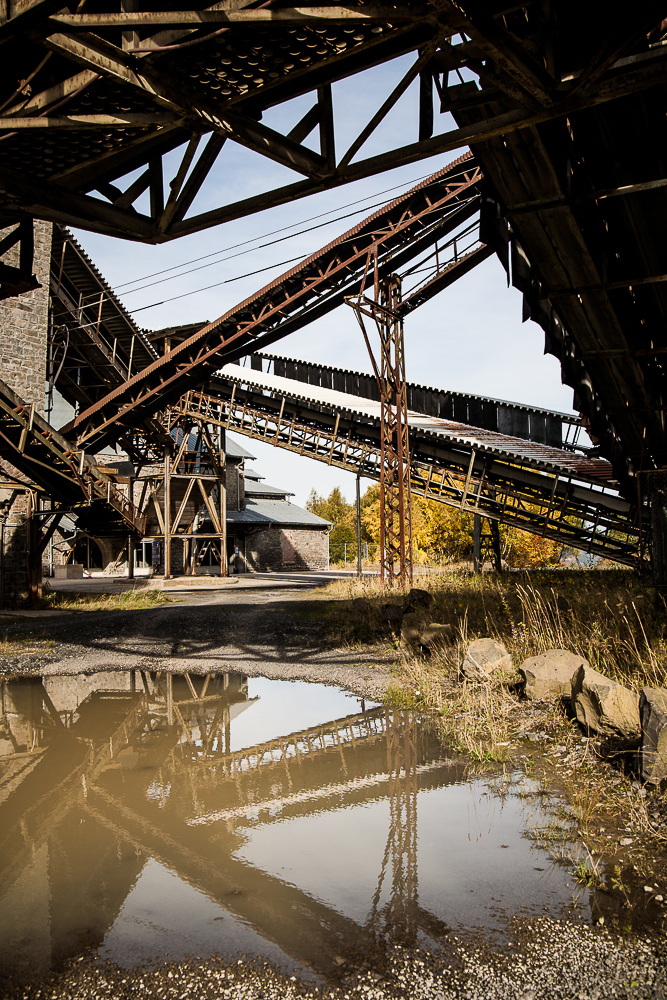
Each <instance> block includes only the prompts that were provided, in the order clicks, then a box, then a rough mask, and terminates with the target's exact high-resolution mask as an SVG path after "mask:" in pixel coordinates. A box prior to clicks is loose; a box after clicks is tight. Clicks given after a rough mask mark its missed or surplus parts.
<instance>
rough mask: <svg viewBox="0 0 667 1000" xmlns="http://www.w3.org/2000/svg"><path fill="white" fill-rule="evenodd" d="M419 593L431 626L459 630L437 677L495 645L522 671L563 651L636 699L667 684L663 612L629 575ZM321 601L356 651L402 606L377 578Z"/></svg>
mask: <svg viewBox="0 0 667 1000" xmlns="http://www.w3.org/2000/svg"><path fill="white" fill-rule="evenodd" d="M419 585H420V586H421V587H423V588H424V589H427V590H428V591H429V592H430V593H431V594H432V595H433V598H434V601H433V605H432V607H431V609H430V610H429V612H428V616H429V617H430V618H431V619H432V620H433V621H437V622H448V623H451V625H452V626H453V632H452V635H453V647H452V646H450V647H449V648H448V649H444V650H443V652H442V655H441V657H439V658H438V660H437V661H436V660H432V661H430V668H431V669H440V670H447V669H448V668H451V667H453V666H454V665H455V664H456V666H458V664H460V663H461V660H462V657H461V649H462V646H463V645H465V644H466V643H468V642H471V641H472V640H473V639H476V638H479V637H481V636H492V637H494V638H496V639H498V640H500V641H501V642H503V643H504V645H505V646H506V647H507V649H508V651H509V652H510V653H511V654H512V657H513V660H514V662H515V663H516V664H517V665H518V664H520V663H521V662H522V661H523V660H524V659H525V658H526V657H527V656H534V655H536V654H537V653H541V652H544V651H545V650H547V649H555V648H565V649H569V650H571V651H572V652H574V653H578V654H580V655H581V656H585V657H586V659H587V660H588V661H589V662H590V664H591V666H592V667H594V668H595V669H596V670H600V671H601V672H602V673H605V674H607V675H608V676H610V677H613V678H614V679H616V680H618V681H620V682H622V683H624V684H626V685H628V686H629V687H632V688H634V689H638V688H640V687H642V686H645V685H650V686H655V687H661V686H664V685H665V683H666V682H667V642H666V641H665V627H666V623H667V616H666V615H665V610H666V609H665V607H664V604H663V606H658V605H656V603H655V601H654V592H653V590H652V588H651V587H649V586H648V585H647V584H646V583H645V582H643V581H641V580H640V579H638V578H637V577H636V576H635V575H634V574H633V573H632V572H631V571H625V570H572V571H567V570H565V571H564V570H558V571H548V570H532V571H530V572H526V573H512V574H506V575H503V576H501V577H498V576H495V575H491V574H482V575H475V574H472V573H467V572H461V571H459V572H443V573H440V574H434V575H431V576H430V577H429V578H428V579H427V581H423V582H422V581H420V583H419ZM320 596H322V597H324V598H327V599H329V600H330V599H333V600H334V601H335V602H336V603H337V604H338V605H339V613H338V614H337V615H333V616H332V622H334V623H335V629H336V634H337V635H338V636H339V637H340V635H341V630H343V632H345V633H347V636H348V637H349V638H351V637H353V638H355V639H356V640H357V641H359V640H362V641H363V639H368V640H371V639H377V638H378V636H380V635H381V634H382V627H381V608H382V605H383V604H384V603H385V602H395V603H399V602H400V600H401V599H402V598H403V595H402V594H400V593H399V592H397V591H396V590H393V591H392V590H390V589H389V588H387V587H383V586H382V585H381V584H380V581H379V580H378V579H377V578H365V579H363V580H358V579H356V578H349V579H347V580H336V581H334V582H332V583H331V584H328V585H327V587H326V588H324V590H323V591H321V592H320ZM355 597H364V598H366V599H367V607H366V608H365V609H357V608H353V607H351V603H350V602H352V600H353V599H354V598H355ZM351 611H352V614H351V613H350V612H351Z"/></svg>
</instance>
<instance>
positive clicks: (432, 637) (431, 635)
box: [421, 622, 452, 651]
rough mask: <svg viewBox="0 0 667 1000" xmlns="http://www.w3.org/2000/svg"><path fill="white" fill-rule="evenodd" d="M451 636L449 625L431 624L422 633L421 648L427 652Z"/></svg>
mask: <svg viewBox="0 0 667 1000" xmlns="http://www.w3.org/2000/svg"><path fill="white" fill-rule="evenodd" d="M451 634H452V626H451V625H446V624H443V625H440V624H438V622H431V623H430V624H429V625H426V627H425V628H424V629H423V631H422V637H421V641H422V646H425V647H426V649H428V650H429V651H430V650H432V649H434V648H435V647H437V646H439V645H442V643H443V642H446V641H447V640H448V639H449V638H450V636H451Z"/></svg>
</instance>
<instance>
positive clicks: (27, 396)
mask: <svg viewBox="0 0 667 1000" xmlns="http://www.w3.org/2000/svg"><path fill="white" fill-rule="evenodd" d="M7 232H8V230H2V231H1V232H0V238H2V237H3V236H4V235H5V234H6V233H7ZM51 233H52V226H51V223H50V222H39V221H37V220H36V221H35V259H34V262H33V273H34V274H35V275H36V276H37V280H38V281H39V283H40V286H41V287H40V288H35V289H34V290H33V291H31V292H24V293H23V295H17V296H15V297H14V298H10V299H3V300H2V301H1V302H0V338H2V339H1V343H2V348H1V350H2V374H1V375H0V378H2V380H3V381H4V382H6V383H7V385H8V386H9V387H10V388H11V389H13V390H14V392H17V393H18V394H19V396H21V398H22V399H24V400H25V401H26V402H27V403H34V404H35V408H36V409H37V410H38V412H39V413H41V414H43V413H44V383H45V382H46V348H47V338H48V320H49V273H50V269H51ZM18 252H19V248H18V246H15V247H14V248H13V249H12V250H11V252H10V253H8V254H7V256H6V257H3V260H4V261H5V263H7V264H11V265H16V264H18Z"/></svg>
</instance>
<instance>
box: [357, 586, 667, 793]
mask: <svg viewBox="0 0 667 1000" xmlns="http://www.w3.org/2000/svg"><path fill="white" fill-rule="evenodd" d="M357 600H365V599H357ZM432 604H433V597H432V596H431V594H429V593H428V591H426V590H419V589H417V588H413V589H412V590H411V591H410V592H409V594H408V595H407V598H406V600H405V603H403V604H394V603H387V604H384V605H383V606H382V622H383V624H384V625H385V626H386V627H387V628H388V629H390V630H391V631H392V632H393V633H394V635H396V636H397V637H398V636H400V640H401V648H402V649H403V651H404V652H409V653H413V654H415V655H420V654H423V655H427V656H428V655H430V654H431V652H433V650H434V649H436V648H437V647H438V646H439V645H441V644H442V643H443V642H445V641H447V640H449V639H450V638H451V633H452V626H451V625H449V624H443V623H439V622H433V621H431V620H430V618H429V616H428V614H426V612H427V611H428V609H429V608H430V607H431V605H432ZM560 610H561V609H559V611H560ZM562 612H563V613H566V609H562ZM512 668H513V664H512V657H511V656H510V654H509V653H508V652H507V650H506V649H505V647H504V646H503V644H502V643H501V642H498V641H497V640H496V639H492V638H482V639H476V640H475V641H474V642H472V643H470V645H469V646H468V649H467V651H466V654H465V656H464V659H463V663H462V664H461V675H462V677H463V678H464V679H465V680H467V681H471V682H474V683H480V682H482V683H484V682H488V681H490V680H491V679H492V678H493V677H494V676H496V675H499V674H501V673H509V672H510V671H511V670H512ZM519 673H520V674H521V677H522V679H523V683H524V693H525V696H526V698H528V699H529V700H531V701H548V700H555V699H558V698H563V699H566V700H567V701H569V702H570V703H571V705H572V708H573V709H574V712H575V714H576V717H577V721H578V722H579V724H580V726H581V727H582V729H584V731H585V732H586V734H587V735H591V734H595V735H598V736H603V737H615V738H619V739H623V740H627V741H629V742H631V741H637V742H640V743H641V762H642V777H643V779H644V780H645V781H647V782H652V783H655V784H659V783H660V782H662V781H664V780H667V689H665V688H648V687H647V688H644V690H643V691H642V693H641V695H638V694H636V693H635V692H634V691H630V690H629V688H626V687H624V686H623V685H622V684H619V683H617V682H616V681H614V680H612V679H611V678H610V677H605V675H604V674H601V673H599V672H598V671H597V670H594V669H593V668H592V667H591V665H590V663H589V662H588V660H587V659H586V658H585V657H583V656H579V655H578V654H576V653H572V652H571V651H570V650H567V649H548V650H547V651H546V652H545V653H540V654H539V655H538V656H529V657H528V658H527V659H526V660H524V661H523V663H522V664H521V666H520V667H519Z"/></svg>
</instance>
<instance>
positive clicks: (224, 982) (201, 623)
mask: <svg viewBox="0 0 667 1000" xmlns="http://www.w3.org/2000/svg"><path fill="white" fill-rule="evenodd" d="M302 599H303V595H302V594H300V593H299V592H298V591H290V590H285V589H281V590H277V591H267V590H262V591H259V590H258V591H254V592H250V591H245V592H235V593H230V592H225V593H211V594H206V593H201V594H196V595H193V596H191V597H187V598H185V599H184V600H183V603H179V604H173V605H166V606H161V607H158V608H152V609H147V610H141V611H114V612H103V613H86V614H78V615H72V616H68V617H63V618H58V619H46V620H41V619H40V620H34V619H33V620H30V621H29V622H27V623H26V624H20V625H17V626H13V627H12V629H11V632H12V635H13V636H17V637H19V638H20V637H21V636H26V638H27V637H28V636H30V641H29V642H27V643H26V644H25V649H24V651H23V652H21V653H19V654H18V655H13V656H6V657H4V658H3V659H2V660H0V672H2V673H5V674H7V673H14V674H15V673H22V674H26V675H27V674H29V675H38V674H42V673H45V674H57V673H84V672H92V671H95V670H101V669H103V670H109V669H117V670H127V669H137V668H141V669H150V670H156V669H170V670H173V671H191V672H196V673H207V672H209V671H224V670H236V671H242V672H243V673H246V674H249V675H251V676H257V675H261V676H265V677H270V678H276V679H304V680H312V681H318V682H320V683H326V684H333V685H337V686H340V687H343V688H347V689H348V690H351V691H354V692H355V693H356V694H358V695H361V696H364V697H366V698H368V699H374V700H377V699H379V698H381V697H382V695H383V693H384V691H385V689H386V686H387V682H388V680H389V668H390V664H391V662H392V659H393V657H392V655H391V651H389V650H386V649H385V650H383V649H382V647H381V646H378V648H377V650H374V649H360V650H356V649H349V650H340V649H339V650H332V649H331V648H328V646H327V644H326V642H325V641H324V630H323V628H322V626H321V625H320V624H318V622H317V619H313V618H310V617H306V616H301V615H299V614H297V615H296V616H293V615H292V614H290V611H296V612H298V611H299V608H298V606H297V605H296V604H295V602H298V601H300V600H302ZM13 648H14V649H15V648H17V647H16V644H14V646H13ZM508 939H509V942H510V943H507V939H506V941H505V944H503V945H502V946H500V945H497V946H495V947H492V946H491V945H490V944H489V943H488V942H485V940H484V939H483V938H482V937H479V938H475V937H473V936H471V935H464V934H458V933H457V934H456V935H455V934H451V935H450V936H449V937H448V939H447V941H446V945H445V950H444V951H443V950H440V951H439V952H438V954H432V953H430V952H428V951H425V950H405V949H401V948H396V949H394V950H393V951H391V952H390V959H389V963H388V966H387V968H386V970H385V973H384V975H382V976H380V975H378V974H377V973H374V972H371V971H368V972H362V973H360V974H353V975H349V976H347V975H346V970H345V967H344V965H343V966H342V967H341V978H340V980H339V982H338V983H336V984H324V985H321V984H320V985H317V986H314V985H313V984H312V982H311V983H307V982H302V981H300V980H298V979H297V978H295V977H294V976H290V975H288V974H284V973H283V972H281V971H280V970H275V969H272V968H271V967H270V966H268V965H266V964H264V963H261V962H239V963H238V964H225V963H223V962H222V961H219V960H217V959H213V960H208V961H206V962H201V961H192V962H190V963H187V962H184V963H171V964H168V965H165V966H163V967H161V968H159V969H157V970H156V969H145V968H140V969H137V970H131V971H128V970H126V969H119V968H117V967H114V966H111V965H108V964H102V963H101V962H98V961H92V960H89V959H87V958H84V959H79V960H78V961H74V962H72V963H70V964H69V965H68V966H66V967H65V968H64V969H62V970H60V971H58V972H57V973H52V974H50V975H49V976H47V977H46V978H45V979H40V980H38V981H34V982H32V983H31V984H29V985H26V984H25V983H12V982H5V983H4V984H2V983H0V989H1V990H2V993H1V994H0V995H1V996H2V997H5V998H7V1000H15V998H16V1000H18V998H21V1000H32V998H35V1000H37V998H39V1000H47V998H64V997H67V998H71V1000H78V998H81V1000H83V998H111V997H114V998H115V997H121V998H122V997H139V996H149V997H159V998H165V1000H171V998H180V1000H184V998H186V997H189V996H193V997H203V998H207V997H216V998H229V1000H260V998H261V1000H272V998H278V997H280V998H287V1000H288V998H297V997H299V998H300V997H315V996H317V997H321V996H326V997H330V998H335V1000H352V998H354V997H365V998H368V1000H390V998H391V1000H398V998H407V997H410V998H415V1000H454V998H456V1000H460V998H465V1000H496V998H498V1000H541V998H545V1000H546V998H563V1000H607V998H619V1000H622V998H626V997H627V998H630V997H632V998H649V997H650V998H656V1000H660V998H667V973H666V968H667V963H666V962H665V958H666V955H667V938H666V937H665V933H664V927H656V928H655V931H654V932H652V933H651V934H650V935H649V936H642V935H622V934H619V933H616V932H611V931H610V930H609V929H608V928H607V926H591V925H590V924H587V923H583V922H579V923H575V922H573V921H566V920H554V919H549V918H547V917H544V918H539V919H534V920H527V919H525V920H519V919H516V920H514V921H513V922H512V923H511V925H510V928H509V933H508Z"/></svg>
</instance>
